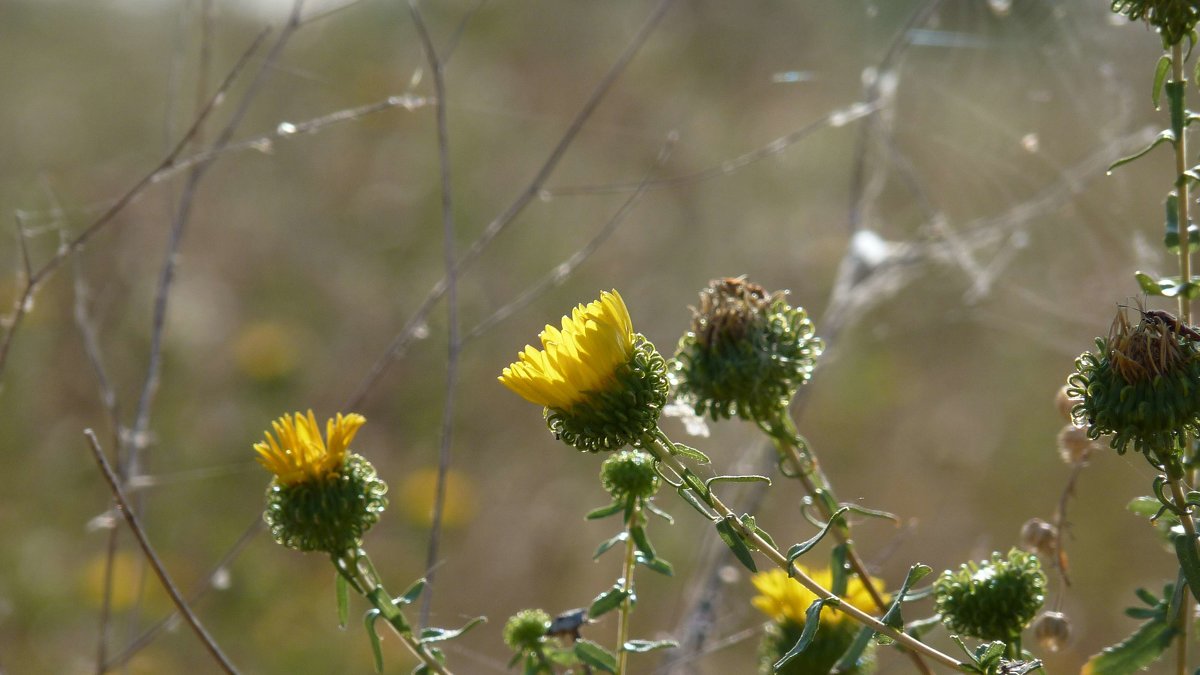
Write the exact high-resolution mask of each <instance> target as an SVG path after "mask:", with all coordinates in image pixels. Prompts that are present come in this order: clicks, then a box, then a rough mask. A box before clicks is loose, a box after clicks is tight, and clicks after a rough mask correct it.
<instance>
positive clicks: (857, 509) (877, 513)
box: [842, 504, 900, 523]
mask: <svg viewBox="0 0 1200 675" xmlns="http://www.w3.org/2000/svg"><path fill="white" fill-rule="evenodd" d="M842 506H845V507H846V508H848V509H850V510H851V511H852V512H854V513H857V514H859V515H860V516H867V517H868V518H880V519H882V520H890V521H892V522H893V523H899V522H900V516H897V515H896V514H894V513H892V512H891V511H881V510H879V509H868V508H867V507H865V506H859V505H858V504H842Z"/></svg>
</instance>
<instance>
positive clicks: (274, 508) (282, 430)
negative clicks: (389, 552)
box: [254, 410, 482, 675]
mask: <svg viewBox="0 0 1200 675" xmlns="http://www.w3.org/2000/svg"><path fill="white" fill-rule="evenodd" d="M365 423H366V419H365V418H364V417H363V416H362V415H359V414H357V413H351V414H348V415H343V414H341V413H339V414H338V415H337V417H335V418H333V419H330V420H329V421H328V422H327V423H326V425H325V435H324V437H322V435H321V428H320V427H319V426H318V425H317V419H316V417H315V416H314V415H313V412H312V411H311V410H309V411H308V414H307V415H304V414H301V413H299V412H297V413H295V414H293V415H284V416H282V417H280V418H279V419H277V420H275V421H274V422H272V424H271V427H272V430H271V431H267V432H265V434H264V436H265V438H264V440H263V441H260V442H258V443H255V444H254V450H255V452H256V453H257V459H258V462H259V464H261V465H262V466H263V468H265V469H266V470H268V471H270V472H271V474H272V475H273V478H272V479H271V484H270V485H269V486H268V487H267V495H266V498H267V506H266V509H265V510H264V512H263V519H264V520H265V521H266V523H267V527H268V528H269V529H270V532H271V536H272V537H273V538H274V539H275V541H276V542H278V543H279V544H280V545H282V546H285V547H287V548H290V549H295V550H297V551H302V552H313V551H319V552H323V553H326V554H328V555H329V558H330V560H331V561H332V562H333V567H334V569H335V570H336V573H337V576H336V577H335V579H336V581H335V585H336V590H337V605H338V617H339V622H340V623H341V625H343V626H344V625H345V624H346V619H347V615H348V611H349V591H350V590H351V589H353V590H354V592H356V593H358V594H359V595H361V596H362V597H364V598H365V599H366V600H367V601H368V602H370V604H371V605H372V607H373V608H372V609H370V610H369V611H368V612H367V614H366V616H365V619H364V622H365V624H366V628H367V633H368V635H369V636H370V638H371V645H372V648H373V650H374V654H375V665H376V669H382V658H383V657H382V649H381V647H380V639H379V635H378V634H377V633H376V630H375V623H376V621H377V619H380V618H382V619H383V620H384V621H385V622H386V623H387V624H388V626H389V627H391V628H392V629H393V631H394V632H395V633H396V635H397V636H399V638H400V640H401V641H402V642H403V643H404V645H405V646H406V647H407V648H408V649H409V650H410V651H411V652H412V653H413V654H414V655H415V656H416V657H417V659H418V660H419V661H420V665H418V667H417V668H416V670H414V672H415V673H440V674H443V675H444V674H447V673H449V672H450V671H449V670H448V669H447V668H446V666H445V663H444V661H445V655H444V654H443V652H442V650H441V649H439V648H438V647H437V646H436V643H438V642H441V641H443V640H448V639H451V638H454V637H457V636H458V635H461V634H462V633H463V632H465V631H467V630H469V629H470V628H472V627H474V626H475V625H477V624H478V623H479V622H481V621H482V619H475V620H472V621H471V622H469V623H467V624H466V625H465V626H464V627H462V628H460V629H457V630H445V629H440V628H426V629H424V630H421V631H419V633H417V632H414V630H413V627H412V625H411V624H410V623H409V622H408V620H407V619H406V618H405V616H404V613H403V611H402V610H401V607H402V606H403V605H406V604H409V603H412V602H413V601H414V600H416V599H417V598H418V597H419V596H420V593H421V591H422V589H423V588H424V580H418V581H417V582H416V583H414V584H413V585H412V586H411V587H409V589H408V590H407V591H406V592H405V593H404V594H402V595H400V596H398V597H395V598H393V597H392V596H391V595H390V594H389V593H388V591H387V589H386V588H384V586H383V582H382V581H381V580H380V578H379V574H378V572H377V571H376V570H375V566H374V565H373V564H372V563H371V559H370V557H368V556H367V552H366V550H365V549H364V548H363V546H362V543H363V541H362V538H363V535H364V534H366V532H367V531H368V530H369V529H370V528H371V526H373V525H374V524H375V523H377V522H378V521H379V516H380V515H381V514H382V513H383V511H384V509H385V508H387V497H386V493H387V484H386V483H384V482H383V481H382V480H381V479H380V478H379V477H378V475H377V474H376V472H375V467H373V466H372V465H371V463H370V462H369V461H367V459H366V458H364V457H363V456H362V455H359V454H357V453H354V452H351V451H350V442H351V441H353V440H354V436H355V435H356V434H357V433H358V430H359V428H360V427H362V425H363V424H365ZM272 432H273V433H272Z"/></svg>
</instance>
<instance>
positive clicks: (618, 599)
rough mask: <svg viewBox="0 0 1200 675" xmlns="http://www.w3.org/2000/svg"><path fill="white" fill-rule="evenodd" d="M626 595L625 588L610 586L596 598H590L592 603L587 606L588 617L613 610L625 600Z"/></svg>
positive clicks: (594, 616)
mask: <svg viewBox="0 0 1200 675" xmlns="http://www.w3.org/2000/svg"><path fill="white" fill-rule="evenodd" d="M628 597H629V593H627V592H625V589H623V588H621V587H620V586H617V585H613V587H612V588H610V589H608V590H607V591H604V592H603V593H601V594H600V595H597V596H596V599H595V600H592V604H591V605H590V606H589V607H588V612H587V615H588V618H589V619H596V618H599V617H601V616H603V615H605V614H607V613H609V612H611V611H613V610H614V609H616V608H618V607H620V606H621V603H622V602H625V598H628Z"/></svg>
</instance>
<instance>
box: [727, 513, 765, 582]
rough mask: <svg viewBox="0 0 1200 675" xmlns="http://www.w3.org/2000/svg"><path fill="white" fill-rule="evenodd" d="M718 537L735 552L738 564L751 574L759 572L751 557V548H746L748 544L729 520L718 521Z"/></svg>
mask: <svg viewBox="0 0 1200 675" xmlns="http://www.w3.org/2000/svg"><path fill="white" fill-rule="evenodd" d="M717 535H718V536H720V537H721V541H723V542H725V545H726V546H728V547H729V550H731V551H733V555H734V557H736V558H737V559H738V562H740V563H742V564H743V565H745V566H746V569H748V570H750V571H751V572H757V571H758V567H757V566H755V564H754V557H753V556H752V555H750V548H749V547H748V546H746V542H745V541H744V540H743V539H742V535H740V534H738V533H737V531H736V530H734V529H733V525H732V524H730V522H729V521H728V520H724V519H722V520H719V521H717Z"/></svg>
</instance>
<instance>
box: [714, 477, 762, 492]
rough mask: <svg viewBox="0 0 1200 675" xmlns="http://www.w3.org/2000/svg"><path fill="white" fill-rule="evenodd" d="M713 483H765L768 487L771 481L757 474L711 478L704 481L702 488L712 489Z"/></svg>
mask: <svg viewBox="0 0 1200 675" xmlns="http://www.w3.org/2000/svg"><path fill="white" fill-rule="evenodd" d="M713 483H766V484H767V485H770V484H771V479H770V478H767V477H766V476H759V475H757V474H750V475H746V476H713V477H712V478H709V479H708V480H706V481H704V487H706V488H709V489H712V485H713Z"/></svg>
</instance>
